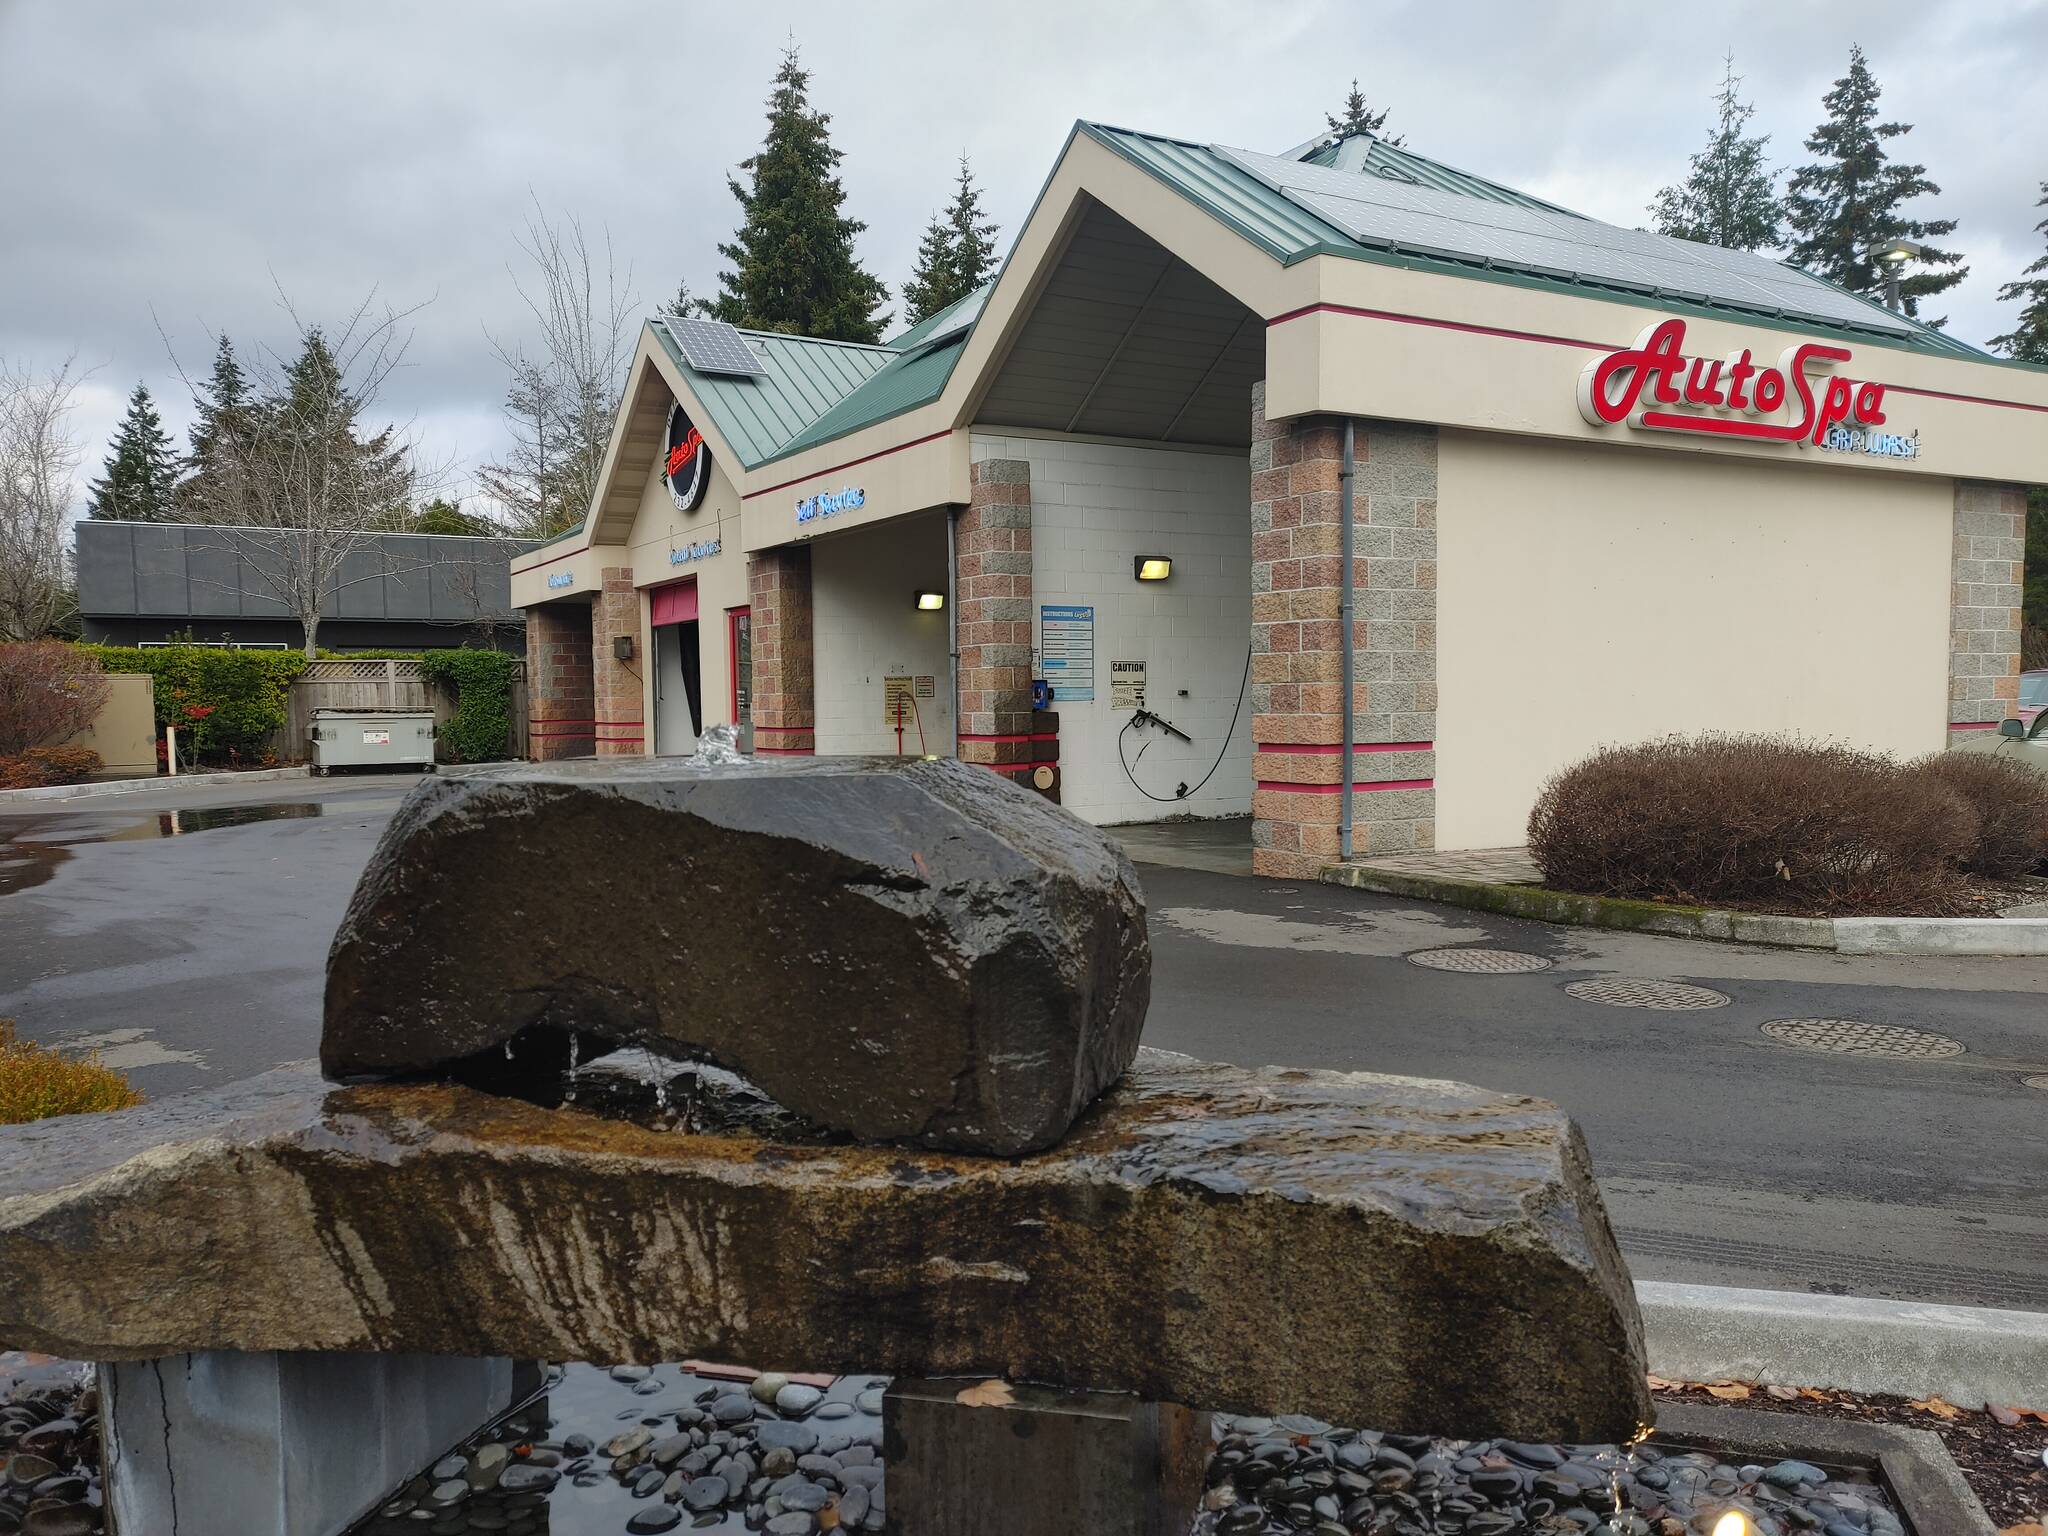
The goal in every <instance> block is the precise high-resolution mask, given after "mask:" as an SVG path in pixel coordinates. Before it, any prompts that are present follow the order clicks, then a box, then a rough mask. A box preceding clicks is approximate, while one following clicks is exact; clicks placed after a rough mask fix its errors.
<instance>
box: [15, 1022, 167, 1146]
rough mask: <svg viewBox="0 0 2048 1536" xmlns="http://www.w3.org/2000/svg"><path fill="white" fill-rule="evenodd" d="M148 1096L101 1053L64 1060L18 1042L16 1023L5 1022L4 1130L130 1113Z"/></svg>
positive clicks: (43, 1050)
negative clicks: (58, 1118)
mask: <svg viewBox="0 0 2048 1536" xmlns="http://www.w3.org/2000/svg"><path fill="white" fill-rule="evenodd" d="M141 1102H142V1095H141V1094H139V1093H137V1092H136V1091H135V1090H134V1089H133V1088H131V1087H129V1086H128V1080H127V1079H126V1078H125V1077H123V1076H122V1075H121V1074H120V1073H118V1072H116V1071H115V1070H114V1069H113V1068H112V1067H108V1066H103V1065H102V1064H101V1062H100V1057H99V1052H97V1051H87V1052H86V1053H85V1055H83V1056H64V1055H60V1054H59V1053H58V1052H56V1051H52V1050H47V1049H45V1048H44V1047H42V1046H40V1045H32V1044H30V1043H29V1042H28V1041H26V1040H18V1039H16V1038H15V1032H14V1020H12V1019H0V1125H21V1124H23V1123H25V1122H27V1121H30V1120H47V1119H48V1118H49V1117H50V1116H52V1115H81V1114H89V1113H93V1112H95V1111H98V1110H103V1109H129V1108H132V1107H133V1106H135V1105H137V1104H140V1103H141Z"/></svg>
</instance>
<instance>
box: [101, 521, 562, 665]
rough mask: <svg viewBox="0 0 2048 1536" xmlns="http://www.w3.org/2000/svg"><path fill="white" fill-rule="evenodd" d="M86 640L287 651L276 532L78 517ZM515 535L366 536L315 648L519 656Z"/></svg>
mask: <svg viewBox="0 0 2048 1536" xmlns="http://www.w3.org/2000/svg"><path fill="white" fill-rule="evenodd" d="M76 531H77V541H78V542H77V555H78V607H79V615H80V619H81V621H82V625H83V629H84V638H85V639H87V640H89V641H94V642H96V643H99V644H102V645H157V644H163V643H166V642H168V641H171V640H173V639H180V640H182V639H185V638H187V637H189V638H190V639H192V640H195V641H199V642H202V643H205V644H225V645H241V646H262V647H265V648H273V649H275V648H282V649H287V650H296V649H298V648H299V647H300V646H302V645H304V644H305V633H304V630H303V628H302V627H301V625H300V623H299V621H298V618H297V617H296V616H295V615H294V613H293V611H292V605H291V604H290V603H289V602H288V601H286V600H285V599H284V597H283V596H282V595H281V594H280V592H279V591H278V589H277V587H276V585H275V584H274V583H273V582H272V580H271V579H270V577H269V576H268V575H266V572H275V571H276V570H277V569H278V568H279V561H278V559H277V557H276V555H275V553H274V551H275V550H276V549H277V547H278V540H279V538H280V535H279V534H277V533H275V532H272V531H270V530H267V529H262V528H216V527H208V526H206V525H204V524H198V523H123V522H115V521H111V520H102V519H86V520H83V521H81V522H80V523H79V524H78V525H77V530H76ZM531 548H533V545H532V544H531V543H530V542H528V541H526V540H522V539H487V538H463V537H456V536H453V535H443V534H423V533H379V534H366V535H364V536H363V539H362V542H361V543H360V544H359V545H358V546H357V547H356V548H355V549H353V550H351V551H350V553H349V556H348V559H347V561H346V562H345V563H344V565H343V568H342V570H341V572H340V575H339V578H338V579H337V580H336V582H335V583H334V584H333V586H332V587H331V589H330V590H329V592H328V593H327V596H326V599H325V601H323V602H322V603H321V605H320V634H319V644H320V645H321V647H322V648H323V649H327V650H335V651H351V650H428V649H435V648H440V647H445V646H458V645H474V646H489V647H494V648H496V649H498V650H503V651H513V652H521V653H523V652H524V651H525V649H526V628H525V620H524V617H523V615H521V614H520V613H519V612H518V611H517V610H516V609H514V608H513V607H512V605H511V591H510V580H511V578H510V574H509V572H510V566H509V562H510V561H511V559H512V557H513V556H514V555H518V554H522V553H524V552H525V551H526V550H528V549H531Z"/></svg>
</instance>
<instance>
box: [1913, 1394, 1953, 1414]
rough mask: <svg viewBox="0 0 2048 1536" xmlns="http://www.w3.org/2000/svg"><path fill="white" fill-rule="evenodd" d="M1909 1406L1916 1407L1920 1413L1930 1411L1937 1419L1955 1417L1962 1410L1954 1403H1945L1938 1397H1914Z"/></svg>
mask: <svg viewBox="0 0 2048 1536" xmlns="http://www.w3.org/2000/svg"><path fill="white" fill-rule="evenodd" d="M1910 1406H1911V1407H1914V1408H1918V1409H1919V1410H1920V1411H1921V1412H1922V1413H1931V1414H1933V1415H1934V1416H1935V1417H1936V1418H1938V1419H1953V1418H1957V1417H1959V1416H1960V1415H1961V1414H1962V1411H1963V1410H1962V1409H1960V1408H1958V1407H1957V1406H1956V1405H1955V1404H1954V1403H1945V1402H1943V1401H1942V1400H1941V1399H1940V1398H1938V1397H1929V1398H1925V1399H1922V1398H1915V1399H1914V1400H1913V1401H1912V1403H1911V1404H1910Z"/></svg>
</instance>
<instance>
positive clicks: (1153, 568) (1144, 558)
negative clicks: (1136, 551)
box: [1131, 555, 1173, 581]
mask: <svg viewBox="0 0 2048 1536" xmlns="http://www.w3.org/2000/svg"><path fill="white" fill-rule="evenodd" d="M1131 574H1132V575H1133V576H1135V577H1137V578H1138V580H1140V581H1164V580H1166V578H1167V577H1169V576H1171V575H1172V574H1173V559H1172V557H1171V556H1168V555H1134V556H1132V558H1131Z"/></svg>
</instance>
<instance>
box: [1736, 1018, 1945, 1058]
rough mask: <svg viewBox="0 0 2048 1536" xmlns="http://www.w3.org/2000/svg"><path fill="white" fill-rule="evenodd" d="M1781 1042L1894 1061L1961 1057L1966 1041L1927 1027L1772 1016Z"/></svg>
mask: <svg viewBox="0 0 2048 1536" xmlns="http://www.w3.org/2000/svg"><path fill="white" fill-rule="evenodd" d="M1763 1030H1764V1033H1765V1034H1767V1035H1769V1036H1770V1037H1771V1038H1772V1039H1773V1040H1775V1041H1777V1042H1778V1044H1780V1045H1789V1046H1792V1047H1793V1048H1794V1049H1796V1050H1801V1051H1827V1052H1830V1053H1831V1054H1833V1055H1836V1056H1882V1057H1885V1058H1887V1059H1888V1060H1892V1061H1931V1060H1934V1059H1936V1058H1938V1057H1942V1056H1960V1055H1961V1054H1962V1053H1963V1049H1964V1046H1963V1042H1962V1041H1960V1040H1951V1039H1950V1038H1949V1037H1948V1036H1947V1035H1934V1034H1929V1033H1928V1032H1927V1031H1926V1030H1924V1029H1901V1028H1900V1027H1899V1026H1898V1025H1896V1024H1870V1023H1866V1022H1865V1021H1864V1020H1862V1019H1772V1020H1771V1021H1770V1022H1769V1023H1768V1024H1766V1025H1764V1027H1763Z"/></svg>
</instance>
